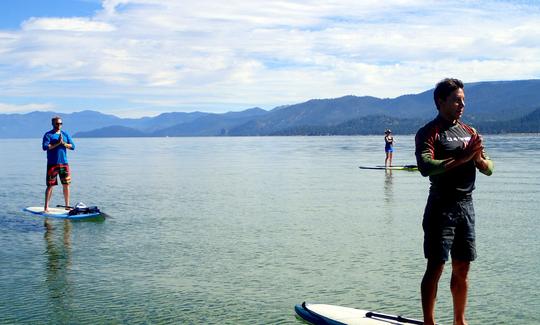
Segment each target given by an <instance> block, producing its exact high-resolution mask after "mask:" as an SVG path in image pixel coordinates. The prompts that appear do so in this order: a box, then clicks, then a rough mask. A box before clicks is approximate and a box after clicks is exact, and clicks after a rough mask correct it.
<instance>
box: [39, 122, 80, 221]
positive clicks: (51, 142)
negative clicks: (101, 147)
mask: <svg viewBox="0 0 540 325" xmlns="http://www.w3.org/2000/svg"><path fill="white" fill-rule="evenodd" d="M52 126H53V129H52V130H50V131H48V132H47V133H45V135H43V144H42V147H43V150H45V151H47V189H46V190H45V207H44V210H45V212H47V211H48V210H49V202H50V200H51V196H52V190H53V187H54V186H56V185H58V179H57V177H58V176H60V181H61V182H62V187H63V190H64V204H65V206H66V207H67V206H69V184H70V183H71V173H70V171H69V164H68V160H67V149H70V150H74V149H75V143H73V140H71V137H70V136H69V134H67V133H66V132H64V131H62V130H61V129H62V118H61V117H59V116H55V117H53V118H52Z"/></svg>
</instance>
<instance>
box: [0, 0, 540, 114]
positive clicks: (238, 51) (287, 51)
mask: <svg viewBox="0 0 540 325" xmlns="http://www.w3.org/2000/svg"><path fill="white" fill-rule="evenodd" d="M448 76H451V77H457V78H460V79H462V80H464V81H465V82H476V81H490V80H515V79H537V78H540V1H502V0H498V1H496V0H491V1H480V0H478V1H462V2H456V1H435V0H432V1H428V0H422V1H420V0H387V1H374V0H364V1H358V0H333V1H328V0H326V1H322V0H296V1H289V0H282V1H271V0H268V1H260V0H251V1H247V0H229V1H217V0H197V1H193V0H168V1H161V0H103V1H99V0H70V1H68V0H48V1H41V0H18V1H0V113H26V112H30V111H34V110H41V111H45V110H47V111H55V112H60V113H68V112H74V111H80V110H84V109H92V110H97V111H100V112H103V113H109V114H114V115H118V116H123V117H140V116H154V115H157V114H160V113H162V112H171V111H184V112H190V111H196V110H199V111H205V112H216V113H221V112H226V111H239V110H243V109H247V108H251V107H256V106H257V107H261V108H264V109H271V108H273V107H275V106H280V105H286V104H294V103H299V102H303V101H306V100H309V99H312V98H334V97H340V96H344V95H358V96H364V95H370V96H376V97H396V96H399V95H403V94H408V93H418V92H421V91H424V90H427V89H429V88H431V87H433V85H434V84H435V83H436V82H437V81H438V80H440V79H442V78H444V77H448Z"/></svg>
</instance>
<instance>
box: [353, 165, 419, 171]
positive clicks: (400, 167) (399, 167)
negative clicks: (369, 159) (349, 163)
mask: <svg viewBox="0 0 540 325" xmlns="http://www.w3.org/2000/svg"><path fill="white" fill-rule="evenodd" d="M358 168H360V169H388V170H408V171H417V170H418V166H416V165H397V166H392V167H385V166H360V167H358Z"/></svg>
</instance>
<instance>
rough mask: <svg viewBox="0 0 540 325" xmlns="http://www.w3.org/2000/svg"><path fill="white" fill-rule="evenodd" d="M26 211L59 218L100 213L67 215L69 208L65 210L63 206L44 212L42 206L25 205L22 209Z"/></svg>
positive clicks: (84, 216)
mask: <svg viewBox="0 0 540 325" xmlns="http://www.w3.org/2000/svg"><path fill="white" fill-rule="evenodd" d="M24 211H26V212H30V213H32V214H35V215H39V216H42V217H47V218H60V219H84V218H91V217H95V216H98V215H100V214H101V213H99V212H98V213H95V212H94V213H85V214H77V215H72V216H70V215H69V210H66V209H65V208H49V211H47V213H45V212H44V211H43V207H42V206H40V207H27V208H25V209H24Z"/></svg>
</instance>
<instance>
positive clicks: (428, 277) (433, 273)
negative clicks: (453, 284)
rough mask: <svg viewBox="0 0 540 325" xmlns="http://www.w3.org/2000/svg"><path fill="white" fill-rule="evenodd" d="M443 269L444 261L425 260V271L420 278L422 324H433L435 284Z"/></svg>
mask: <svg viewBox="0 0 540 325" xmlns="http://www.w3.org/2000/svg"><path fill="white" fill-rule="evenodd" d="M443 270H444V261H433V260H429V259H428V262H427V267H426V273H425V274H424V278H423V279H422V285H421V291H422V310H423V312H424V324H425V325H434V324H435V300H436V298H437V286H438V284H439V279H440V278H441V274H442V272H443Z"/></svg>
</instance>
